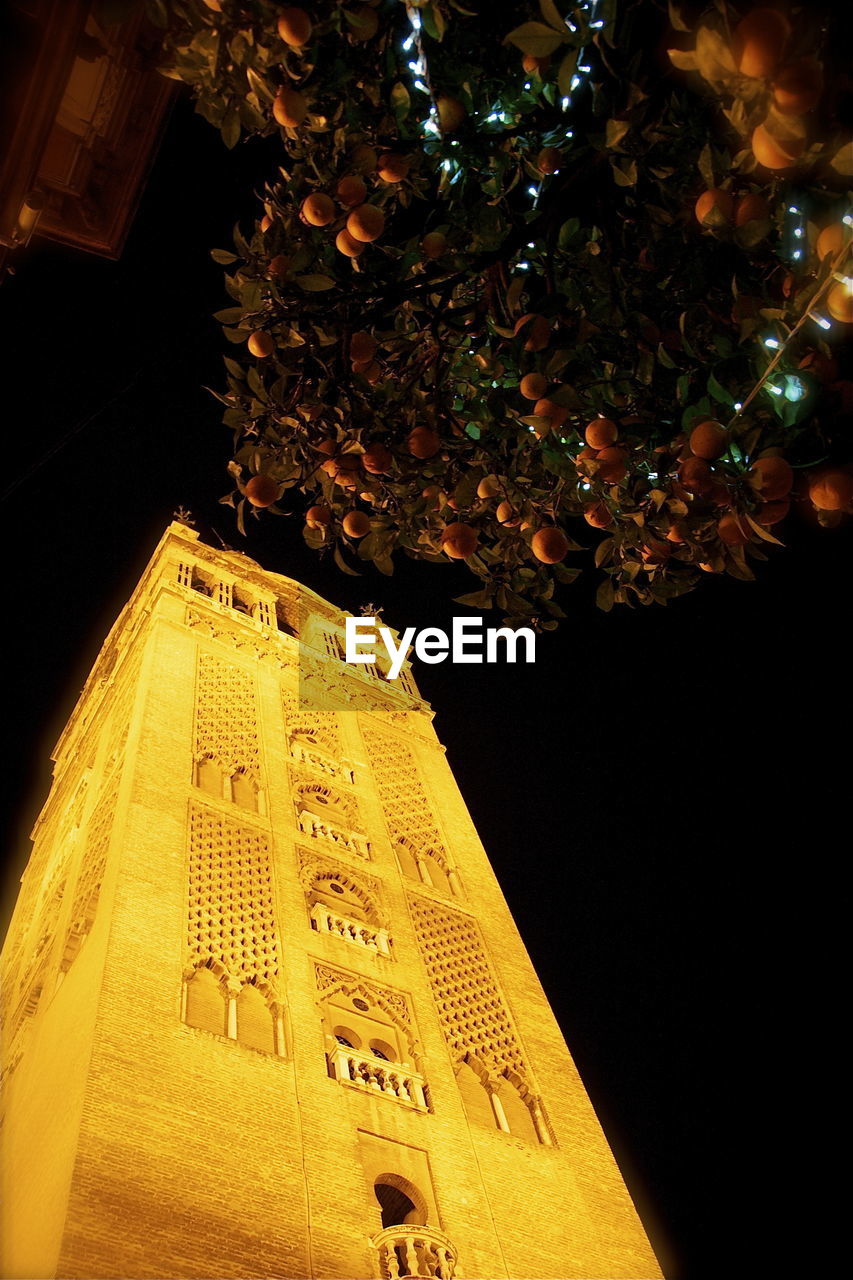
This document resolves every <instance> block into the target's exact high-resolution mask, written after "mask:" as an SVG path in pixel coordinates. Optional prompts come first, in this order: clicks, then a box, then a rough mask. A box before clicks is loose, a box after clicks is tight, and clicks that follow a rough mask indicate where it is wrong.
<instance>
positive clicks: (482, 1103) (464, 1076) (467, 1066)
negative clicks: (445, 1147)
mask: <svg viewBox="0 0 853 1280" xmlns="http://www.w3.org/2000/svg"><path fill="white" fill-rule="evenodd" d="M456 1084H457V1086H458V1088H459V1093H460V1096H461V1098H462V1106H463V1107H464V1110H465V1114H466V1116H467V1117H468V1120H469V1121H470V1123H471V1124H475V1125H481V1126H482V1127H483V1128H484V1129H496V1128H498V1122H497V1117H496V1115H495V1111H494V1108H493V1106H492V1089H491V1080H490V1078H489V1073H488V1071H487V1070H486V1068H485V1067H484V1066H483V1064H482V1062H480V1060H479V1058H477V1057H476V1055H475V1054H473V1053H466V1054H463V1055H462V1057H461V1058H460V1059H459V1061H458V1063H457V1064H456Z"/></svg>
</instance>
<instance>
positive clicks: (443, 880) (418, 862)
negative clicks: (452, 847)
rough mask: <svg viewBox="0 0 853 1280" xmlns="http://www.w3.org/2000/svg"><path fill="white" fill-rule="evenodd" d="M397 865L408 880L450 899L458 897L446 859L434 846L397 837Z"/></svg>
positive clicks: (454, 878) (456, 886) (454, 876)
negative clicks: (434, 890)
mask: <svg viewBox="0 0 853 1280" xmlns="http://www.w3.org/2000/svg"><path fill="white" fill-rule="evenodd" d="M395 853H396V855H397V865H398V866H399V868H400V871H401V873H402V874H403V875H404V876H407V877H408V879H410V880H417V881H419V882H420V883H421V884H426V885H429V886H430V887H431V888H433V889H436V890H438V892H439V893H443V894H446V896H447V897H449V898H452V897H456V896H458V881H457V877H456V873H455V871H454V870H453V869H452V868H451V866H450V864H449V863H448V861H447V858H446V857H445V856H444V854H443V853H442V852H441V850H439V849H436V848H435V846H434V845H427V844H421V843H419V842H417V841H414V840H410V839H409V837H408V836H398V838H397V841H396V844H395Z"/></svg>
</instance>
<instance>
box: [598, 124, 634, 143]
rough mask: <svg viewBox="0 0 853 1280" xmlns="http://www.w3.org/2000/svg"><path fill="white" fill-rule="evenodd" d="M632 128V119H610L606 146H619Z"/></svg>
mask: <svg viewBox="0 0 853 1280" xmlns="http://www.w3.org/2000/svg"><path fill="white" fill-rule="evenodd" d="M630 128H631V122H630V120H608V121H607V131H606V133H605V135H604V142H605V146H607V147H609V148H613V147H618V146H619V143H620V142H621V141H622V139H623V138H624V137H625V134H626V133H627V132H628V130H629V129H630Z"/></svg>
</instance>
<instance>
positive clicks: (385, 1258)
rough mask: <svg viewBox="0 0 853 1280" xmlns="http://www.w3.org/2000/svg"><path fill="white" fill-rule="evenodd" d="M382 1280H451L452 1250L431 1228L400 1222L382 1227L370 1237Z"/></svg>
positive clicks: (446, 1240)
mask: <svg viewBox="0 0 853 1280" xmlns="http://www.w3.org/2000/svg"><path fill="white" fill-rule="evenodd" d="M373 1244H374V1245H375V1247H376V1249H377V1251H378V1253H379V1263H380V1266H381V1268H382V1275H383V1277H385V1280H409V1278H410V1277H421V1276H423V1277H431V1276H434V1277H437V1280H453V1274H454V1271H455V1270H456V1250H455V1249H454V1247H453V1245H452V1244H451V1243H450V1241H449V1240H448V1238H447V1236H446V1235H444V1233H443V1232H441V1231H437V1230H436V1228H435V1227H430V1226H423V1227H416V1226H409V1225H408V1224H406V1225H401V1226H399V1227H386V1228H385V1230H384V1231H380V1233H379V1235H377V1236H374V1237H373Z"/></svg>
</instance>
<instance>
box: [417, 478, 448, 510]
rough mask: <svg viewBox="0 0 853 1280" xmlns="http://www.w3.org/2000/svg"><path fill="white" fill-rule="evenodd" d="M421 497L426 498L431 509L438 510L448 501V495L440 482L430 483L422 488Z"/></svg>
mask: <svg viewBox="0 0 853 1280" xmlns="http://www.w3.org/2000/svg"><path fill="white" fill-rule="evenodd" d="M421 497H422V498H426V500H427V502H428V503H429V508H430V510H431V511H438V510H439V509H440V508H441V507H442V506H444V503H445V502H446V501H447V495H446V493H445V492H444V490H443V489H442V488H441V485H438V484H428V485H427V487H426V488H425V489H422V490H421Z"/></svg>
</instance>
